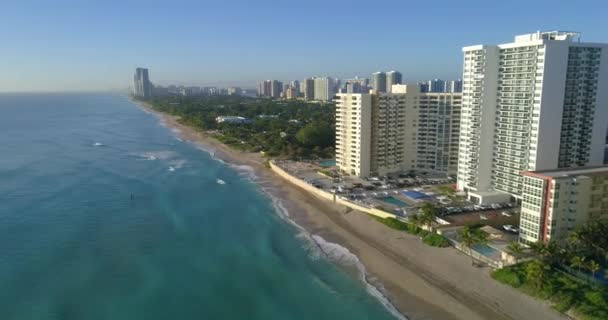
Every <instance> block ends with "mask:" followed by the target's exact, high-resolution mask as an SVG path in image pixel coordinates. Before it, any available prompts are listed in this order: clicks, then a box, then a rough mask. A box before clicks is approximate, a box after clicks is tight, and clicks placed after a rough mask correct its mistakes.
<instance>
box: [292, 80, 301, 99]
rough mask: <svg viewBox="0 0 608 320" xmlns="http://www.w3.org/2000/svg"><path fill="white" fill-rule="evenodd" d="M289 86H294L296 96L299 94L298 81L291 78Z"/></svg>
mask: <svg viewBox="0 0 608 320" xmlns="http://www.w3.org/2000/svg"><path fill="white" fill-rule="evenodd" d="M291 87H292V88H294V93H295V96H296V97H298V96H299V95H300V81H298V80H293V81H292V82H291Z"/></svg>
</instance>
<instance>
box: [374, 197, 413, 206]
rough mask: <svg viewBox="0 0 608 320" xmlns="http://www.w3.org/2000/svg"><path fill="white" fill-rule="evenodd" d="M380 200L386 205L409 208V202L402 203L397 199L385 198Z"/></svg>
mask: <svg viewBox="0 0 608 320" xmlns="http://www.w3.org/2000/svg"><path fill="white" fill-rule="evenodd" d="M379 200H382V201H384V202H386V203H390V204H392V205H394V206H397V207H409V204H407V202H404V201H401V200H399V199H397V198H395V197H384V198H379Z"/></svg>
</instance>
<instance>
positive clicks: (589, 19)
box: [0, 0, 608, 92]
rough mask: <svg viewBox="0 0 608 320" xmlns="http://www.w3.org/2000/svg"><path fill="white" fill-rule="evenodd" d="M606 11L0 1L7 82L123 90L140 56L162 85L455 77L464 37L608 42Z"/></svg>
mask: <svg viewBox="0 0 608 320" xmlns="http://www.w3.org/2000/svg"><path fill="white" fill-rule="evenodd" d="M581 11H584V12H585V14H580V13H581ZM607 11H608V3H606V2H605V1H598V0H586V1H576V2H561V1H560V2H556V1H547V0H543V1H522V0H515V1H508V2H506V1H505V2H496V1H487V0H486V1H477V0H474V1H471V0H463V1H460V2H454V1H433V2H429V3H425V2H415V3H407V2H406V1H395V0H389V1H385V2H380V3H371V2H369V1H359V0H355V1H350V2H348V4H347V5H344V4H342V3H337V2H333V1H322V0H310V1H307V2H297V3H293V2H282V1H267V0H263V1H246V0H234V1H229V2H225V1H221V2H219V1H172V2H169V1H156V0H154V1H139V0H136V1H129V2H128V4H125V2H123V1H118V0H109V1H97V2H96V3H83V2H81V1H68V0H58V1H53V2H48V1H44V2H43V1H28V0H23V1H19V2H9V3H6V4H4V5H3V10H2V11H0V21H1V26H2V28H0V37H1V38H2V39H3V43H4V45H3V48H2V56H1V57H2V58H1V59H0V70H2V72H1V73H0V92H29V91H92V90H109V89H117V88H120V89H126V88H127V87H128V86H129V85H130V81H131V79H132V74H133V70H134V68H135V67H137V66H142V67H147V68H149V69H150V78H151V80H152V81H153V82H154V83H156V84H161V85H166V84H184V85H201V86H202V85H218V86H232V85H234V86H242V87H245V88H253V87H254V86H255V83H256V82H257V81H258V80H261V79H280V80H292V79H303V78H305V77H309V76H315V75H322V76H335V77H339V78H348V77H353V76H355V75H359V76H361V77H369V75H370V74H371V73H372V72H374V71H378V70H389V69H395V70H399V71H401V72H402V73H403V75H404V81H406V82H413V81H418V80H423V79H430V78H437V77H438V78H444V79H454V78H459V77H460V74H461V72H462V70H461V69H462V61H461V60H462V53H461V48H462V47H463V46H467V45H475V44H482V43H489V44H498V43H505V42H510V41H512V38H513V36H514V35H516V34H524V33H531V32H535V31H537V30H571V31H578V32H581V33H582V40H583V41H590V42H608V33H607V32H606V30H608V21H607V19H605V13H606V12H607ZM574 12H576V13H577V14H573V13H574ZM391 25H392V26H391Z"/></svg>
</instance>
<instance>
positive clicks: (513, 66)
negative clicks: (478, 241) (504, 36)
mask: <svg viewBox="0 0 608 320" xmlns="http://www.w3.org/2000/svg"><path fill="white" fill-rule="evenodd" d="M579 38H580V35H579V34H577V33H572V32H558V31H556V32H543V33H541V32H538V33H534V34H527V35H521V36H516V37H515V41H514V42H513V43H508V44H502V45H477V46H471V47H465V48H463V51H464V72H463V95H462V122H461V136H460V151H459V163H458V189H460V190H464V191H467V192H468V196H469V199H471V200H472V201H475V202H478V203H489V202H495V201H504V200H507V199H509V198H512V197H514V198H516V199H521V198H522V189H523V186H524V181H523V180H524V178H523V177H522V175H521V174H520V173H521V172H523V171H537V170H548V169H556V168H570V167H580V166H594V165H601V164H602V163H603V159H604V143H605V137H606V129H607V126H608V47H607V45H606V44H596V43H584V42H580V39H579Z"/></svg>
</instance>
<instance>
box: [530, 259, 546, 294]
mask: <svg viewBox="0 0 608 320" xmlns="http://www.w3.org/2000/svg"><path fill="white" fill-rule="evenodd" d="M550 270H551V267H549V266H548V265H547V264H545V263H544V262H542V261H541V260H534V261H532V262H530V263H528V265H527V266H526V277H527V279H528V281H530V282H532V283H533V285H534V287H535V288H536V289H541V288H542V286H543V283H544V282H545V279H546V277H547V273H548V272H549V271H550Z"/></svg>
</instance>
